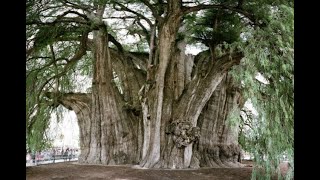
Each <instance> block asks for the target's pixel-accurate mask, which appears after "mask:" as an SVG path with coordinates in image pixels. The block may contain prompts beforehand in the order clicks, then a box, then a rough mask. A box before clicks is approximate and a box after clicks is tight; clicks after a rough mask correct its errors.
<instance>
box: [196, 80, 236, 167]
mask: <svg viewBox="0 0 320 180" xmlns="http://www.w3.org/2000/svg"><path fill="white" fill-rule="evenodd" d="M240 98H241V97H240V92H239V91H238V88H236V87H234V84H233V83H232V78H231V77H230V76H226V77H224V78H223V79H222V81H221V83H220V84H219V86H218V87H217V89H216V90H215V92H214V93H213V95H212V96H211V98H210V100H209V101H208V102H207V104H206V106H205V108H204V109H203V111H202V113H201V115H200V117H199V119H198V122H197V126H198V127H200V137H201V138H200V139H199V141H198V142H197V143H195V144H194V145H193V156H192V163H191V164H190V167H192V168H197V167H200V166H201V167H239V166H240V163H238V160H239V158H240V147H239V144H238V132H237V127H238V125H234V126H231V125H230V124H228V123H227V121H226V120H227V116H228V114H229V113H230V112H231V110H232V109H233V108H239V105H240V104H239V103H240V101H239V100H240Z"/></svg>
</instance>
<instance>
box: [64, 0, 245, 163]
mask: <svg viewBox="0 0 320 180" xmlns="http://www.w3.org/2000/svg"><path fill="white" fill-rule="evenodd" d="M181 7H182V6H181V1H173V0H170V1H168V15H167V16H166V18H164V19H162V21H161V22H159V35H158V44H157V49H156V51H157V52H159V53H158V54H159V56H158V57H157V55H153V56H150V57H151V58H146V57H147V56H145V55H141V54H140V55H139V54H134V53H129V52H124V51H123V49H121V47H119V48H118V50H115V49H110V48H109V47H108V42H109V40H108V33H107V28H106V26H105V25H104V24H103V23H102V21H100V25H99V23H98V26H97V28H96V29H95V30H94V32H93V34H94V35H93V40H92V42H93V43H92V48H91V49H92V52H93V54H94V56H93V65H94V66H93V67H94V74H93V81H92V93H91V94H63V95H61V96H60V98H59V102H60V103H61V104H62V105H64V106H65V107H67V108H69V109H72V110H74V111H75V112H76V115H77V118H78V124H79V129H80V147H81V155H80V157H79V162H80V163H88V164H139V165H140V166H141V167H147V168H153V167H154V168H179V169H180V168H189V167H191V168H198V167H202V166H208V167H234V166H238V163H237V160H238V159H237V158H238V157H239V153H240V149H239V146H238V144H237V131H236V129H234V128H233V127H231V126H230V125H229V124H227V123H226V118H227V115H228V114H229V113H230V111H231V110H232V109H233V108H236V107H237V106H239V102H238V100H239V92H237V91H234V90H235V88H233V84H232V79H230V77H229V76H228V70H229V69H230V68H231V67H232V66H233V65H235V64H238V63H239V61H240V59H241V58H242V57H243V54H242V53H239V52H233V53H230V54H229V53H228V54H225V55H223V56H221V57H215V56H214V55H213V54H210V53H207V52H203V53H200V54H199V55H198V56H196V57H193V56H190V55H185V44H184V42H183V41H177V39H176V36H177V33H178V30H179V28H180V24H181V20H182V17H183V13H182V9H181ZM100 20H101V19H100ZM156 59H158V60H156ZM148 60H149V61H148ZM150 60H151V61H150ZM147 61H148V62H147ZM114 74H116V75H117V77H118V79H119V84H118V85H117V86H116V84H115V83H114V82H113V80H114Z"/></svg>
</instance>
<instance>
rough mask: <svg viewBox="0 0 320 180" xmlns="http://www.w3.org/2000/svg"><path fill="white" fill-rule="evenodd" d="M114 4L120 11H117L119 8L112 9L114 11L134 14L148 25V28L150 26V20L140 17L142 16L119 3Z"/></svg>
mask: <svg viewBox="0 0 320 180" xmlns="http://www.w3.org/2000/svg"><path fill="white" fill-rule="evenodd" d="M115 4H117V5H118V6H120V9H119V8H116V7H115V6H114V9H116V10H118V11H121V10H123V11H127V12H130V13H132V14H135V15H137V16H138V17H139V18H141V19H144V20H145V21H146V22H147V23H148V24H149V26H150V27H151V26H152V22H151V21H150V19H149V18H146V17H145V16H144V15H142V14H140V13H137V12H135V11H133V10H131V9H129V8H128V7H126V6H124V5H123V4H120V3H115Z"/></svg>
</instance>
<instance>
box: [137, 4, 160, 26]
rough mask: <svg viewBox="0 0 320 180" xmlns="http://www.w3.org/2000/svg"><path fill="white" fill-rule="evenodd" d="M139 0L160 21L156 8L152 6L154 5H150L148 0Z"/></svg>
mask: <svg viewBox="0 0 320 180" xmlns="http://www.w3.org/2000/svg"><path fill="white" fill-rule="evenodd" d="M141 2H143V3H144V4H145V5H146V6H148V8H149V9H150V10H151V12H152V15H153V16H154V17H155V18H156V19H157V20H158V21H161V20H162V17H161V16H160V15H159V14H158V12H157V10H156V8H155V7H154V5H152V4H151V3H150V2H149V0H141Z"/></svg>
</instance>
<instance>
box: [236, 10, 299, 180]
mask: <svg viewBox="0 0 320 180" xmlns="http://www.w3.org/2000/svg"><path fill="white" fill-rule="evenodd" d="M262 9H264V11H266V10H267V9H269V12H266V13H267V14H268V16H269V18H268V24H267V26H266V27H263V28H258V29H255V30H253V29H246V30H247V33H250V34H251V35H252V36H251V37H250V38H248V39H247V42H248V44H247V43H244V44H243V45H242V46H240V47H242V50H243V51H244V52H245V56H246V57H245V58H244V59H243V62H242V64H241V66H240V67H238V68H235V69H234V72H233V73H232V74H233V75H234V76H235V79H237V80H239V81H241V82H242V83H243V85H244V89H243V90H244V94H245V96H246V97H247V98H249V99H251V102H252V104H253V107H254V108H255V109H256V110H257V111H258V113H259V115H258V117H257V118H255V119H253V122H255V123H256V124H257V125H256V126H255V130H252V131H251V133H250V136H246V135H242V136H241V138H242V141H241V142H242V143H243V141H245V140H243V139H248V142H250V143H249V144H247V145H249V147H250V146H251V148H248V149H249V150H251V152H252V153H255V155H254V157H255V160H256V163H257V164H258V165H259V166H261V167H263V168H264V169H265V170H266V173H265V174H261V173H259V171H255V172H254V173H253V178H258V179H260V178H262V179H270V177H271V175H272V174H273V173H275V172H277V171H278V169H277V166H278V164H279V162H280V161H281V160H283V159H281V158H282V156H283V155H284V154H286V155H287V158H288V159H289V161H290V163H291V164H293V161H292V159H293V124H294V123H293V104H294V102H293V95H294V94H293V63H294V61H293V53H294V52H293V49H294V47H293V8H292V7H290V6H286V5H281V6H277V7H274V6H266V7H264V8H262ZM259 12H260V11H259ZM260 13H261V12H260ZM262 14H263V13H262ZM262 14H261V15H262ZM257 73H260V74H262V75H263V76H264V78H266V79H267V80H268V84H264V83H263V82H260V81H259V80H255V77H256V74H257ZM243 136H244V137H243ZM288 176H290V175H288Z"/></svg>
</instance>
